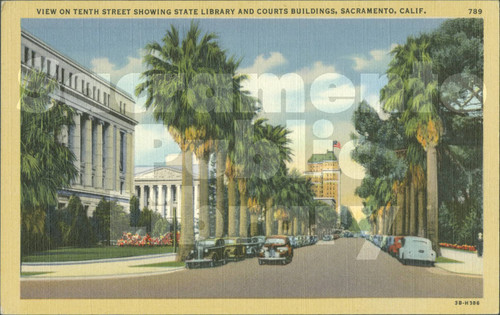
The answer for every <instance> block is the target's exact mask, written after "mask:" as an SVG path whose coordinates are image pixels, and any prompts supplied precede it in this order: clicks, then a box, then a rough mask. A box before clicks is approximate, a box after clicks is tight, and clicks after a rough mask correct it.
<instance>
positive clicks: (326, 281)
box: [21, 238, 483, 299]
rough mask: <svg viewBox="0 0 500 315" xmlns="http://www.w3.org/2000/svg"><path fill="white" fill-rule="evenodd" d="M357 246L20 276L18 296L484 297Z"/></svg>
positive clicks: (430, 270)
mask: <svg viewBox="0 0 500 315" xmlns="http://www.w3.org/2000/svg"><path fill="white" fill-rule="evenodd" d="M362 247H363V248H364V249H366V248H369V249H370V251H372V252H375V253H376V252H377V250H376V249H375V246H374V245H373V244H371V243H369V242H367V241H365V240H364V239H362V238H343V239H339V240H336V241H334V242H333V241H331V242H322V241H320V242H318V243H317V244H316V245H313V246H308V247H302V248H298V249H296V250H295V253H294V258H293V261H292V262H291V263H290V264H288V265H285V266H281V265H263V266H259V264H258V262H257V258H250V259H246V260H243V261H240V262H236V263H228V264H227V265H225V266H219V267H216V268H203V269H192V270H181V271H177V272H172V273H168V274H163V275H155V276H140V277H132V278H116V279H112V278H110V279H93V280H43V281H42V280H37V281H22V282H21V298H26V299H30V298H31V299H34V298H37V299H40V298H41V299H44V298H88V299H98V298H328V297H330V298H337V297H339V298H340V297H388V298H389V297H408V298H410V297H431V298H434V297H435V298H438V297H440V298H444V297H448V298H450V297H456V298H458V297H460V298H472V297H476V298H477V297H482V295H483V280H482V278H480V277H476V276H466V275H458V274H453V273H450V272H447V271H444V270H442V269H439V268H435V267H421V266H413V265H411V266H404V265H402V264H401V263H400V262H399V261H398V260H397V259H395V258H393V257H391V256H389V255H388V254H387V253H385V252H382V251H380V252H379V253H378V256H376V259H358V258H359V257H363V255H361V254H360V250H361V248H362ZM372 247H373V248H372ZM368 256H370V255H368ZM372 258H374V257H372Z"/></svg>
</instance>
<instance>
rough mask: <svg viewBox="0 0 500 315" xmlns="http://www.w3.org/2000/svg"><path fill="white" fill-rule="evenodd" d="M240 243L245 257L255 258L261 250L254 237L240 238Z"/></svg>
mask: <svg viewBox="0 0 500 315" xmlns="http://www.w3.org/2000/svg"><path fill="white" fill-rule="evenodd" d="M242 242H243V245H244V246H245V253H246V256H247V257H255V256H256V255H257V253H258V252H259V250H260V248H261V245H260V243H259V240H258V239H257V238H255V237H248V238H242Z"/></svg>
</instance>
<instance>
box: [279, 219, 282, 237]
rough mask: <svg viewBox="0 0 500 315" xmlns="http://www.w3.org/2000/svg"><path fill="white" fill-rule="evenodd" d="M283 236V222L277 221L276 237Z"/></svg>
mask: <svg viewBox="0 0 500 315" xmlns="http://www.w3.org/2000/svg"><path fill="white" fill-rule="evenodd" d="M282 234H283V220H281V219H279V220H278V235H282Z"/></svg>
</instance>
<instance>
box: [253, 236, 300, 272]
mask: <svg viewBox="0 0 500 315" xmlns="http://www.w3.org/2000/svg"><path fill="white" fill-rule="evenodd" d="M292 259H293V248H292V245H291V244H290V239H289V238H288V237H286V236H283V235H274V236H268V237H266V242H265V243H264V246H263V247H262V249H261V250H260V252H259V265H262V264H265V263H268V262H271V261H276V262H281V263H282V264H283V265H284V264H287V263H290V262H291V261H292Z"/></svg>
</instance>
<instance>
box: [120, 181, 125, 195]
mask: <svg viewBox="0 0 500 315" xmlns="http://www.w3.org/2000/svg"><path fill="white" fill-rule="evenodd" d="M123 185H124V182H123V181H120V195H121V194H123Z"/></svg>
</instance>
